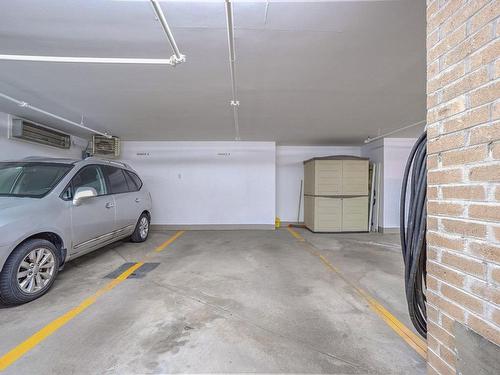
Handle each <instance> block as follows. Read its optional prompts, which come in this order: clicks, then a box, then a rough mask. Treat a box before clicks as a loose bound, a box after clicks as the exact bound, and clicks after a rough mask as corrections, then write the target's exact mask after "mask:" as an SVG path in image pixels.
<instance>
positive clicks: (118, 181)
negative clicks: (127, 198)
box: [103, 166, 129, 194]
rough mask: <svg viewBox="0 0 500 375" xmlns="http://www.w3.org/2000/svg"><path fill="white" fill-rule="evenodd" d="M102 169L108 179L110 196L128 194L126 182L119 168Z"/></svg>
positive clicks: (108, 167) (106, 167) (107, 167)
mask: <svg viewBox="0 0 500 375" xmlns="http://www.w3.org/2000/svg"><path fill="white" fill-rule="evenodd" d="M103 169H104V173H105V174H106V177H107V178H108V182H109V188H110V190H111V192H110V193H111V194H120V193H128V191H129V189H128V185H127V181H126V180H125V174H124V173H123V170H122V169H121V168H116V167H110V166H103Z"/></svg>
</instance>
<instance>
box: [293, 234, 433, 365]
mask: <svg viewBox="0 0 500 375" xmlns="http://www.w3.org/2000/svg"><path fill="white" fill-rule="evenodd" d="M287 229H288V231H289V232H290V233H291V234H292V235H293V236H294V237H295V238H296V239H297V240H298V241H300V242H304V243H305V245H306V250H307V251H308V252H309V253H311V254H312V255H314V256H317V257H318V258H319V259H320V260H321V261H322V262H323V264H324V265H325V266H326V267H327V268H328V269H329V270H330V271H333V272H335V273H336V274H337V275H338V276H340V278H341V279H342V280H344V281H345V282H346V283H347V284H349V285H350V286H351V287H352V288H353V289H354V290H355V291H356V292H357V293H358V294H359V295H360V296H361V297H363V298H364V299H365V300H366V301H367V302H368V305H369V306H370V308H371V309H372V310H373V311H374V312H375V313H376V314H377V315H378V316H379V317H380V318H382V320H384V322H385V323H386V324H387V325H388V326H389V327H390V328H391V329H392V330H393V331H394V332H396V333H397V334H398V335H399V336H400V337H401V338H402V339H403V340H405V341H406V343H407V344H408V345H409V346H410V347H411V348H413V349H414V350H415V351H416V352H417V353H418V354H420V355H421V356H422V357H423V358H424V359H425V358H426V357H427V343H426V342H425V341H424V340H422V339H421V338H420V337H419V336H417V335H416V334H415V333H413V332H412V331H411V330H410V329H409V328H408V327H406V326H405V325H404V324H403V323H401V322H400V321H399V320H398V319H397V318H396V317H395V316H394V315H392V314H391V313H390V312H389V311H388V310H387V309H386V308H385V307H384V306H383V305H382V304H380V303H379V302H378V301H377V300H376V299H375V298H373V297H372V296H371V295H370V294H369V293H368V292H366V291H364V290H363V289H361V288H359V287H358V286H357V285H355V284H353V283H352V282H351V281H350V280H349V279H347V278H346V277H345V276H344V275H343V274H342V272H340V270H339V269H338V268H336V267H335V266H334V265H333V264H331V263H330V262H329V261H328V259H326V258H325V257H324V256H323V255H321V254H320V253H319V252H318V251H317V250H316V248H314V247H313V246H312V245H310V244H309V243H307V242H306V240H305V238H304V237H302V236H301V235H300V234H299V233H298V232H297V231H294V230H293V229H291V228H287Z"/></svg>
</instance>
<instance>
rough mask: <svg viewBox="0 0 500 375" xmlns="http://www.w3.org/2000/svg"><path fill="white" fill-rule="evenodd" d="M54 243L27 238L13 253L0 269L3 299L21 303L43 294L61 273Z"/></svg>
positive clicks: (1, 298)
mask: <svg viewBox="0 0 500 375" xmlns="http://www.w3.org/2000/svg"><path fill="white" fill-rule="evenodd" d="M59 263H60V261H59V256H58V251H57V249H56V247H55V246H54V244H52V243H51V242H49V241H47V240H43V239H32V240H28V241H26V242H24V243H22V244H21V245H19V246H18V247H17V248H16V249H15V250H14V251H13V252H12V254H10V256H9V258H7V261H6V262H5V264H4V266H3V270H2V271H1V272H0V302H2V303H3V304H4V305H20V304H23V303H27V302H30V301H33V300H35V299H37V298H39V297H41V296H43V295H44V294H45V293H47V291H48V290H49V289H50V288H51V287H52V284H54V281H55V279H56V277H57V274H58V272H59Z"/></svg>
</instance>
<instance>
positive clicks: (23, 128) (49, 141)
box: [10, 118, 71, 149]
mask: <svg viewBox="0 0 500 375" xmlns="http://www.w3.org/2000/svg"><path fill="white" fill-rule="evenodd" d="M10 135H11V137H12V138H15V139H22V140H25V141H29V142H34V143H40V144H43V145H47V146H52V147H57V148H64V149H68V148H70V147H71V137H70V136H69V135H68V134H64V133H61V132H58V131H56V130H54V129H50V128H48V127H45V126H43V125H40V124H35V123H33V122H30V121H27V120H24V119H20V118H13V119H12V126H11V133H10Z"/></svg>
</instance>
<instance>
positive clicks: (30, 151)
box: [0, 112, 87, 160]
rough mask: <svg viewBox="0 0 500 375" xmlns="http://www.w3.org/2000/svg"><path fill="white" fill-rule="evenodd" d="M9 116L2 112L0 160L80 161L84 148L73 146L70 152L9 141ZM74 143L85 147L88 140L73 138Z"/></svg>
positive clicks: (0, 118) (0, 115)
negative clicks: (45, 159)
mask: <svg viewBox="0 0 500 375" xmlns="http://www.w3.org/2000/svg"><path fill="white" fill-rule="evenodd" d="M8 134H9V115H8V114H7V113H3V112H0V160H16V159H22V158H25V157H28V156H48V157H60V158H72V159H80V158H81V157H82V147H80V146H75V145H74V144H72V145H71V148H70V149H69V150H64V149H60V148H56V147H50V146H44V145H40V144H36V143H31V142H25V141H21V140H17V139H9V138H8ZM71 139H72V141H76V143H77V144H79V145H85V144H86V142H87V141H86V140H84V139H82V138H79V137H75V136H71Z"/></svg>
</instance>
